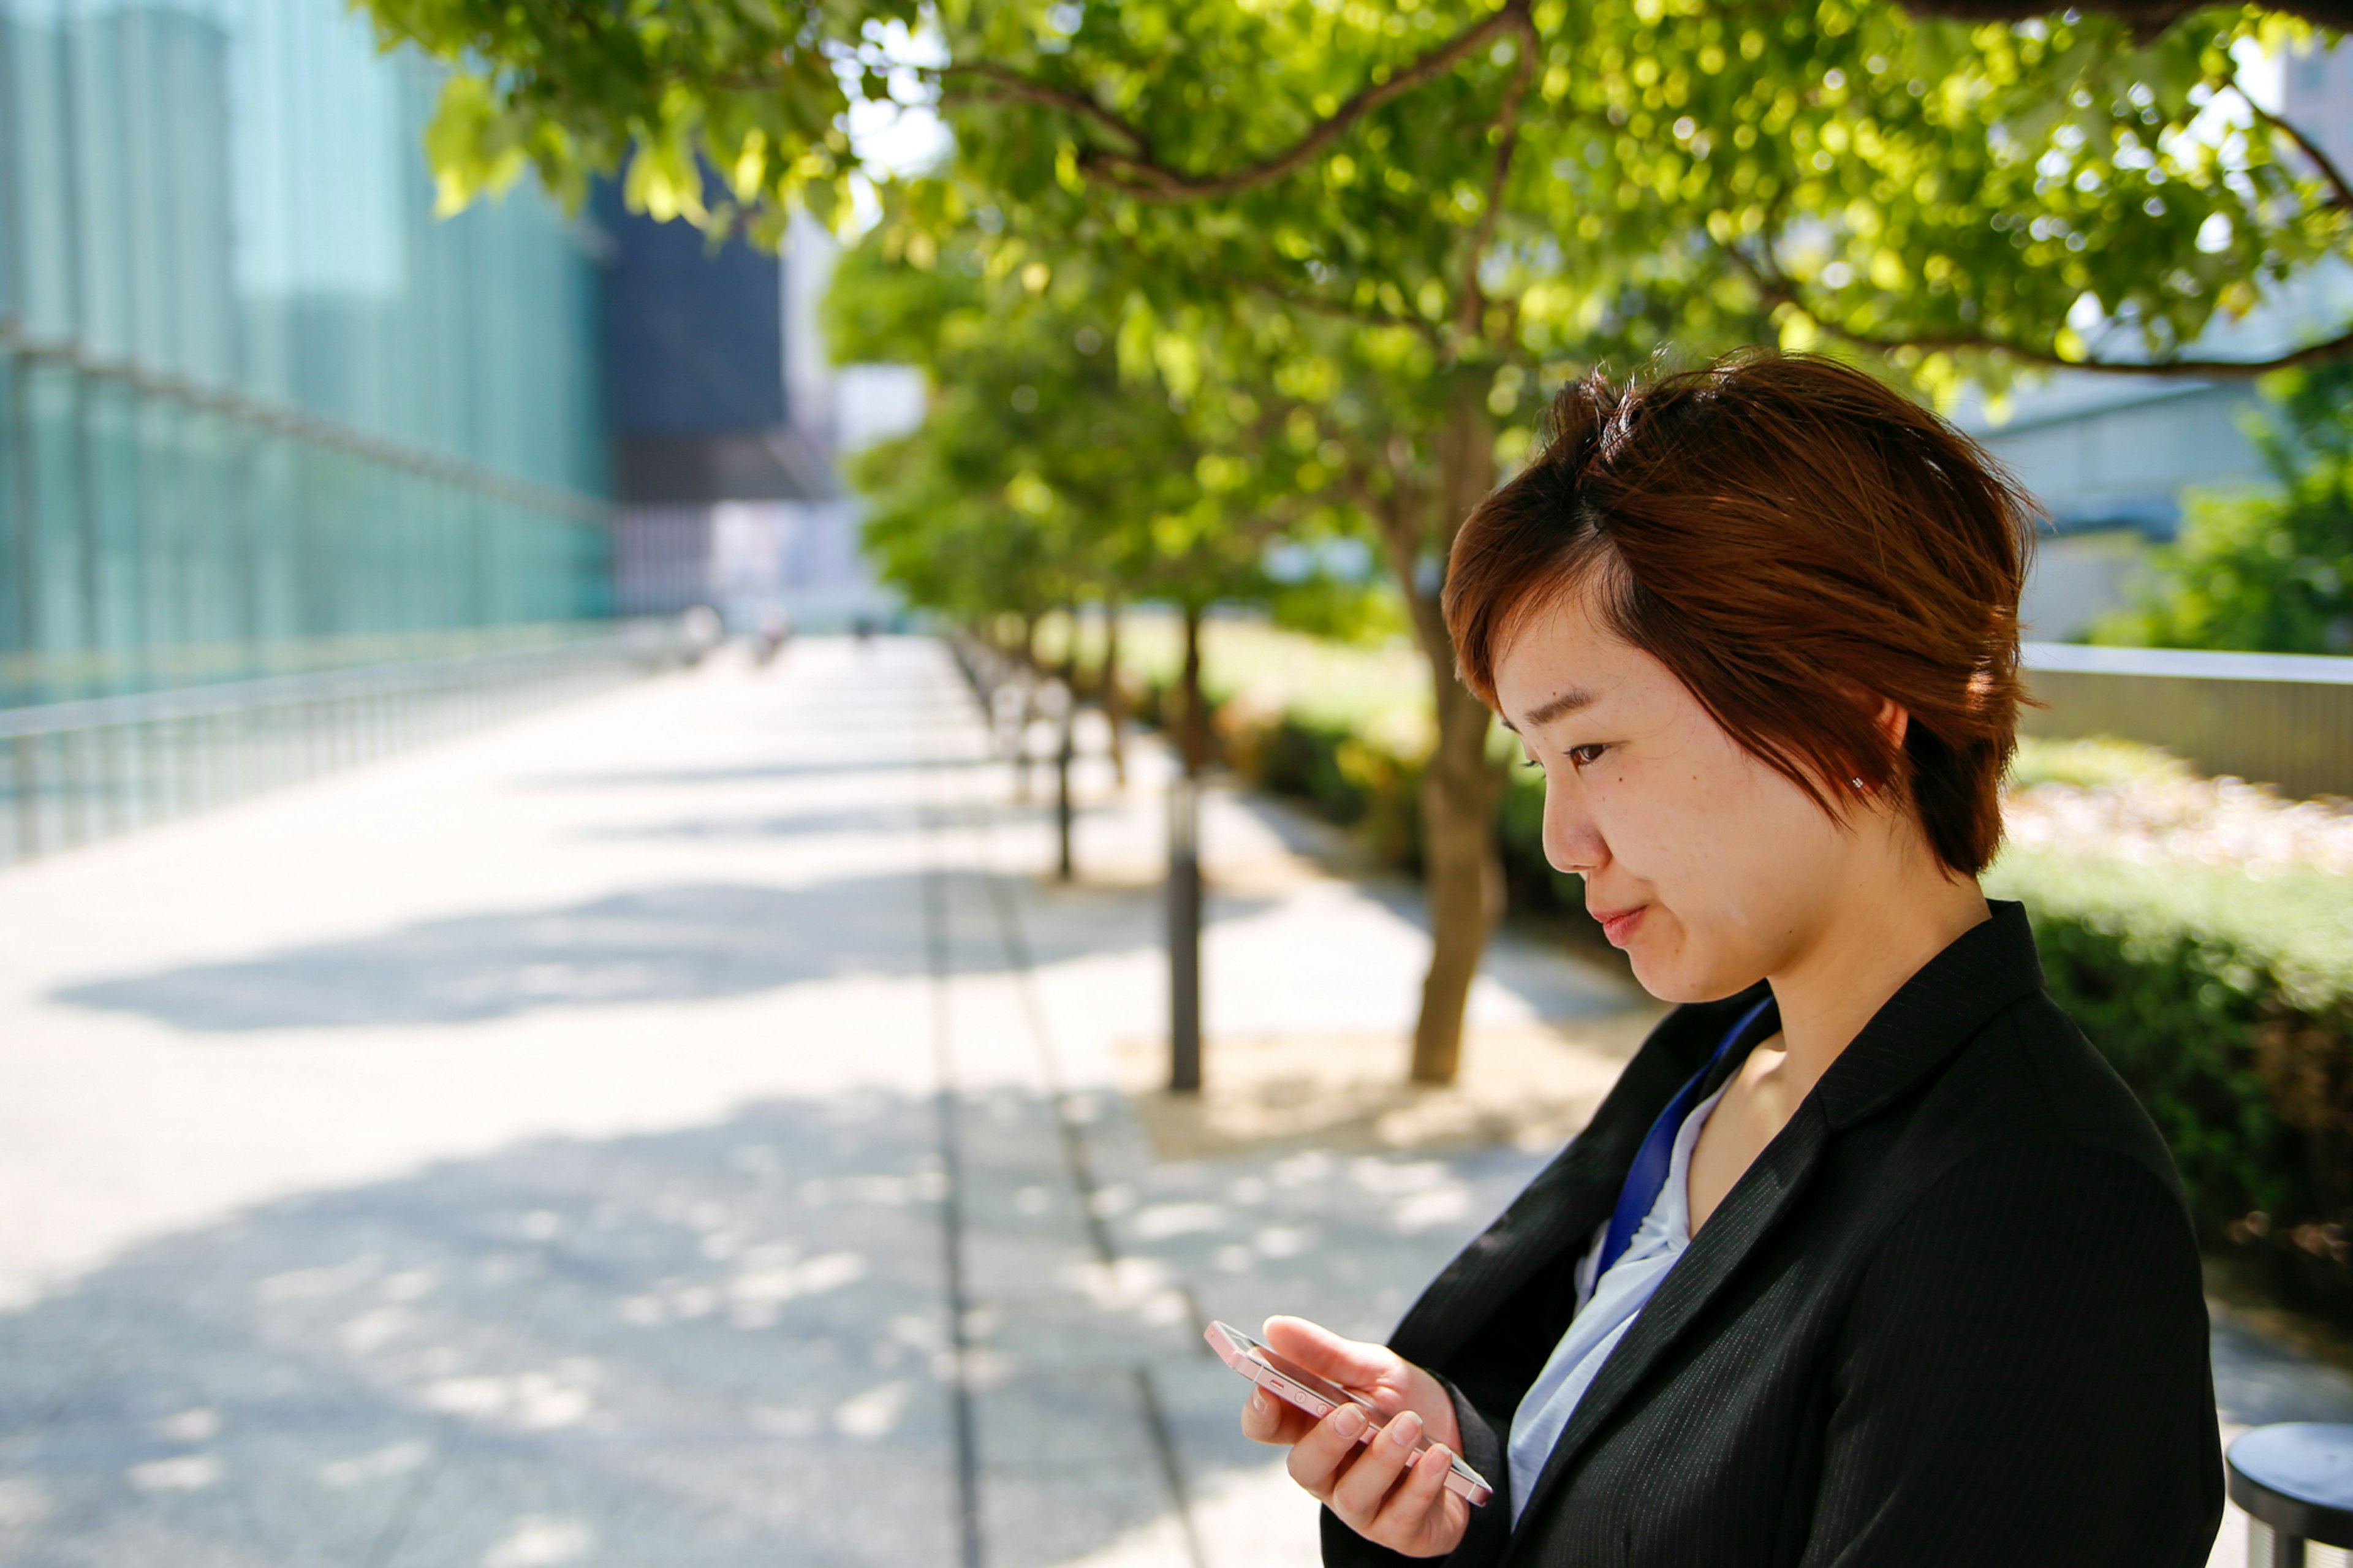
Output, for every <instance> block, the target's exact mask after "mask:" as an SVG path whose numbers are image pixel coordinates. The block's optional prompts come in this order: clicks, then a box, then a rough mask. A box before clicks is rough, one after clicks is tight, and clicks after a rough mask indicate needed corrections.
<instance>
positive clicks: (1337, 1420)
mask: <svg viewBox="0 0 2353 1568" xmlns="http://www.w3.org/2000/svg"><path fill="white" fill-rule="evenodd" d="M1370 1419H1371V1417H1370V1416H1368V1415H1366V1414H1365V1407H1364V1406H1363V1405H1342V1406H1340V1408H1339V1409H1337V1410H1335V1411H1334V1412H1332V1414H1331V1415H1326V1416H1325V1417H1324V1419H1323V1420H1321V1421H1318V1422H1317V1423H1315V1425H1314V1426H1312V1427H1310V1428H1309V1429H1308V1432H1307V1435H1306V1436H1303V1437H1302V1438H1300V1439H1299V1441H1298V1442H1296V1443H1293V1445H1292V1446H1291V1458H1288V1459H1286V1460H1284V1461H1283V1468H1285V1469H1287V1470H1289V1471H1290V1472H1291V1479H1293V1480H1294V1481H1297V1482H1298V1483H1299V1484H1300V1486H1301V1487H1303V1488H1304V1489H1306V1490H1307V1491H1308V1493H1309V1494H1311V1495H1312V1496H1314V1498H1315V1500H1317V1501H1319V1502H1322V1501H1326V1500H1329V1499H1330V1498H1331V1495H1332V1485H1333V1482H1334V1480H1335V1479H1336V1478H1337V1476H1338V1473H1339V1472H1340V1471H1341V1470H1342V1469H1344V1468H1348V1466H1349V1462H1350V1461H1351V1460H1352V1459H1354V1458H1356V1435H1357V1434H1358V1433H1360V1432H1362V1431H1363V1430H1364V1429H1365V1424H1366V1422H1367V1421H1368V1420H1370Z"/></svg>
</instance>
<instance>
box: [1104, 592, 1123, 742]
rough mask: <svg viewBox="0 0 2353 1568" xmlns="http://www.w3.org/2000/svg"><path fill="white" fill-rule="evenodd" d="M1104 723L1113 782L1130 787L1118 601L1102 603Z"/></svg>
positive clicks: (1108, 600)
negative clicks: (1109, 738) (1128, 783)
mask: <svg viewBox="0 0 2353 1568" xmlns="http://www.w3.org/2000/svg"><path fill="white" fill-rule="evenodd" d="M1102 698H1103V722H1104V724H1106V725H1107V726H1109V727H1110V730H1111V777H1112V783H1113V784H1115V785H1116V786H1117V787H1119V788H1121V789H1125V788H1126V787H1127V698H1126V694H1125V692H1124V690H1123V689H1122V688H1121V686H1120V681H1119V601H1118V600H1117V599H1105V600H1104V601H1103V692H1102Z"/></svg>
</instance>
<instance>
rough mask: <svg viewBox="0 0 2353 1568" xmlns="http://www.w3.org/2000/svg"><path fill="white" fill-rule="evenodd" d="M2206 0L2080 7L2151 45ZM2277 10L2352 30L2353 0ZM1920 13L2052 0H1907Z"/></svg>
mask: <svg viewBox="0 0 2353 1568" xmlns="http://www.w3.org/2000/svg"><path fill="white" fill-rule="evenodd" d="M2201 4H2203V0H2082V3H2081V4H2080V5H2078V9H2080V10H2084V11H2089V12H2093V13H2094V14H2095V15H2098V16H2113V17H2115V18H2116V20H2117V21H2119V22H2122V23H2123V24H2124V25H2125V26H2127V27H2129V28H2131V29H2132V33H2133V37H2136V38H2137V39H2138V40H2139V41H2140V42H2142V43H2144V44H2147V43H2148V42H2150V41H2152V40H2153V39H2155V38H2156V37H2157V36H2158V34H2160V33H2162V32H2164V31H2165V30H2166V29H2167V28H2168V27H2170V26H2173V24H2174V23H2176V22H2178V21H2179V20H2181V18H2182V17H2184V16H2188V15H2189V13H2190V12H2192V11H2194V10H2197V9H2198V8H2199V6H2200V5H2201ZM2264 4H2265V5H2266V6H2267V7H2268V8H2269V9H2271V10H2274V11H2279V12H2284V13H2285V14H2286V15H2288V16H2301V17H2303V18H2304V19H2305V20H2306V21H2307V22H2317V23H2319V24H2320V25H2321V26H2324V27H2334V28H2336V29H2337V31H2339V32H2345V31H2353V0H2264ZM1903 5H1904V9H1905V10H1906V11H1909V12H1911V13H1912V14H1913V15H1914V16H1946V17H1951V18H1953V19H1955V20H1958V21H1964V22H2022V21H2025V20H2026V19H2027V18H2028V17H2030V16H2049V15H2050V14H2051V13H2052V11H2053V10H2054V9H2056V7H2055V6H2053V5H2052V4H2051V0H1903Z"/></svg>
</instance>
